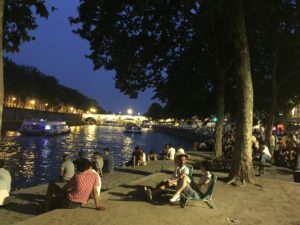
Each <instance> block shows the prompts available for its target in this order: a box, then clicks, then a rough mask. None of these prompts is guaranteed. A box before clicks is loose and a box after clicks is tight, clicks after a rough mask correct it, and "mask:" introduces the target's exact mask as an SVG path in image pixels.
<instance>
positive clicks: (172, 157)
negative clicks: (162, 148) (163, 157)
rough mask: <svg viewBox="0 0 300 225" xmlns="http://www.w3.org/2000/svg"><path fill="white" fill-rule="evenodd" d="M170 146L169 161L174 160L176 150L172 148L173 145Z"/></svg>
mask: <svg viewBox="0 0 300 225" xmlns="http://www.w3.org/2000/svg"><path fill="white" fill-rule="evenodd" d="M168 146H169V148H168V159H169V160H174V157H175V153H176V150H175V148H173V147H172V144H171V143H170V144H169V145H168Z"/></svg>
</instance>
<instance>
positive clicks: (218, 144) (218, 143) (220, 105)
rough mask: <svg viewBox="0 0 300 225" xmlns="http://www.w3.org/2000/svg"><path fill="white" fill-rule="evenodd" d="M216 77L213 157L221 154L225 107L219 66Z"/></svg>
mask: <svg viewBox="0 0 300 225" xmlns="http://www.w3.org/2000/svg"><path fill="white" fill-rule="evenodd" d="M217 79H218V80H217V123H216V134H215V157H220V156H221V155H222V154H223V149H222V139H223V127H224V122H223V121H224V108H225V103H224V98H225V96H224V95H225V72H224V71H223V70H222V69H221V68H219V69H218V77H217Z"/></svg>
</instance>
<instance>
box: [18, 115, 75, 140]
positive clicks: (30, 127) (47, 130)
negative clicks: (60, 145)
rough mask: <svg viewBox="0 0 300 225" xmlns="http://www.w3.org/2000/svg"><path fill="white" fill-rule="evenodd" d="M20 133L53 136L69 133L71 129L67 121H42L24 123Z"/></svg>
mask: <svg viewBox="0 0 300 225" xmlns="http://www.w3.org/2000/svg"><path fill="white" fill-rule="evenodd" d="M19 131H20V133H21V134H23V135H45V136H52V135H58V134H65V133H69V132H70V131H71V128H70V127H69V126H68V125H67V123H66V122H65V121H46V120H43V119H41V120H25V121H23V123H22V125H21V129H20V130H19Z"/></svg>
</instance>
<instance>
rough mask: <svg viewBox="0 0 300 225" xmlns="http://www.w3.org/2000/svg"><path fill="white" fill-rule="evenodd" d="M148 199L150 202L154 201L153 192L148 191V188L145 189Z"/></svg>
mask: <svg viewBox="0 0 300 225" xmlns="http://www.w3.org/2000/svg"><path fill="white" fill-rule="evenodd" d="M144 190H145V194H146V198H147V200H148V201H149V202H151V201H152V191H151V190H150V189H148V188H147V187H144Z"/></svg>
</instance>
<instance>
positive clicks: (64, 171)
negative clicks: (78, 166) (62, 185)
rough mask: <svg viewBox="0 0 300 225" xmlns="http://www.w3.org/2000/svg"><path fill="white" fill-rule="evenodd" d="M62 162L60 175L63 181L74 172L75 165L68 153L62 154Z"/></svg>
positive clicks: (69, 177)
mask: <svg viewBox="0 0 300 225" xmlns="http://www.w3.org/2000/svg"><path fill="white" fill-rule="evenodd" d="M63 160H64V162H63V163H62V164H61V168H60V177H61V179H62V180H63V181H68V180H70V179H71V178H72V177H73V176H74V174H75V166H74V163H73V162H72V161H71V159H70V156H69V155H68V154H64V156H63Z"/></svg>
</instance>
